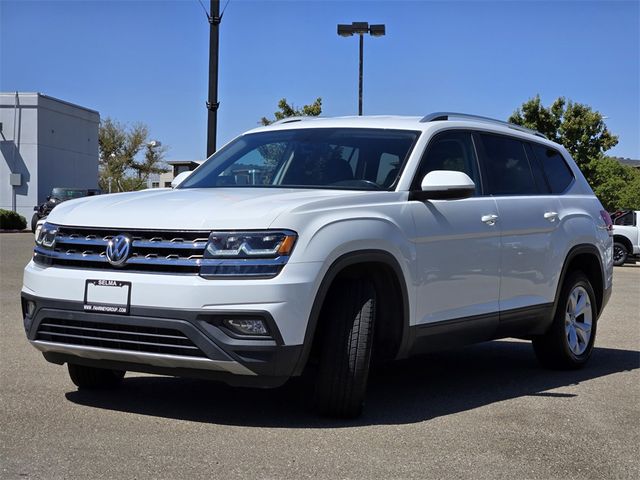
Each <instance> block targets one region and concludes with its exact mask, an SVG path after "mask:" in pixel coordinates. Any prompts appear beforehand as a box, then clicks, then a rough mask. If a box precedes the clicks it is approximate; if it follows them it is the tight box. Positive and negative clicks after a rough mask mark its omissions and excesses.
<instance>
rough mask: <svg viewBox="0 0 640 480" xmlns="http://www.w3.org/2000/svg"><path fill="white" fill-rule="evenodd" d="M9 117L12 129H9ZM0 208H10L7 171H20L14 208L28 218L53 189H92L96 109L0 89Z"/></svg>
mask: <svg viewBox="0 0 640 480" xmlns="http://www.w3.org/2000/svg"><path fill="white" fill-rule="evenodd" d="M14 119H15V128H14ZM0 122H2V132H1V134H0V208H4V209H7V210H11V209H12V206H13V194H14V188H13V187H12V186H11V185H10V174H11V173H21V174H22V185H21V186H19V187H16V188H15V204H16V211H17V212H18V213H20V214H21V215H23V216H24V217H26V218H27V220H29V219H30V218H31V215H32V213H33V207H34V206H35V205H37V204H39V203H42V202H43V201H44V200H45V199H46V197H47V195H48V194H49V193H50V192H51V189H52V188H53V187H76V188H97V185H98V126H99V122H100V115H99V114H98V112H96V111H93V110H89V109H86V108H83V107H80V106H77V105H73V104H71V103H68V102H64V101H62V100H58V99H55V98H52V97H48V96H46V95H42V94H39V93H18V99H17V102H16V94H15V93H0Z"/></svg>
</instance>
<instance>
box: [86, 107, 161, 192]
mask: <svg viewBox="0 0 640 480" xmlns="http://www.w3.org/2000/svg"><path fill="white" fill-rule="evenodd" d="M148 136H149V129H148V128H147V126H146V125H144V124H143V123H136V124H134V125H132V126H127V125H123V124H121V123H119V122H116V121H114V120H112V119H111V118H106V119H105V120H104V121H102V122H101V123H100V129H99V132H98V146H99V150H100V160H99V184H100V188H101V189H102V190H103V191H109V190H111V191H112V192H125V191H131V190H139V189H141V188H144V187H145V186H146V183H147V180H148V178H149V175H151V174H157V173H162V172H165V171H167V169H166V168H165V166H164V163H163V160H164V155H165V153H166V151H167V147H165V146H162V145H160V144H159V143H158V142H150V143H148V142H147V138H148ZM143 149H144V150H145V154H144V160H142V161H137V160H136V156H138V154H139V153H140V152H141V151H142V150H143Z"/></svg>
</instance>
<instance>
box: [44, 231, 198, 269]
mask: <svg viewBox="0 0 640 480" xmlns="http://www.w3.org/2000/svg"><path fill="white" fill-rule="evenodd" d="M119 234H126V235H128V236H129V237H130V238H131V240H132V242H131V254H130V257H129V258H128V259H127V261H126V262H125V264H124V265H122V266H119V267H117V268H119V269H124V270H135V271H148V272H171V273H174V272H181V273H198V272H199V271H200V265H201V264H202V260H203V253H204V249H205V247H206V245H207V240H208V236H209V232H207V231H155V230H154V231H149V230H127V229H123V230H112V229H91V228H75V227H58V233H57V234H56V240H55V245H54V248H53V249H46V248H42V247H36V249H35V257H34V259H35V261H36V262H38V263H40V264H43V265H58V266H65V267H81V268H92V269H113V268H115V267H114V266H113V265H111V264H110V263H109V262H108V261H107V257H106V248H107V243H108V242H109V240H110V239H112V238H113V237H114V236H116V235H119Z"/></svg>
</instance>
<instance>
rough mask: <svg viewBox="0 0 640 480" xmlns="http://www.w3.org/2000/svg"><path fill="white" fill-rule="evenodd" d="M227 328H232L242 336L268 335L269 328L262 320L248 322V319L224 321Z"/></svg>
mask: <svg viewBox="0 0 640 480" xmlns="http://www.w3.org/2000/svg"><path fill="white" fill-rule="evenodd" d="M224 323H225V325H227V327H229V328H231V330H233V331H234V332H236V333H239V334H240V335H268V333H269V332H268V331H267V326H266V325H265V323H264V322H263V321H262V320H259V319H255V320H253V319H252V320H247V319H239V318H234V319H228V320H225V321H224Z"/></svg>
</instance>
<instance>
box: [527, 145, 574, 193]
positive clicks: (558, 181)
mask: <svg viewBox="0 0 640 480" xmlns="http://www.w3.org/2000/svg"><path fill="white" fill-rule="evenodd" d="M531 148H532V149H533V153H534V154H535V156H536V158H537V159H538V161H539V162H540V163H541V164H542V168H543V169H544V173H545V174H546V175H547V180H548V181H549V185H550V186H551V192H552V193H562V192H564V191H565V190H566V189H567V187H568V186H569V185H570V184H571V182H572V181H573V172H571V169H570V168H569V166H568V165H567V162H565V160H564V158H562V155H560V152H558V151H557V150H554V149H553V148H549V147H546V146H544V145H540V144H538V143H534V144H532V145H531Z"/></svg>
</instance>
